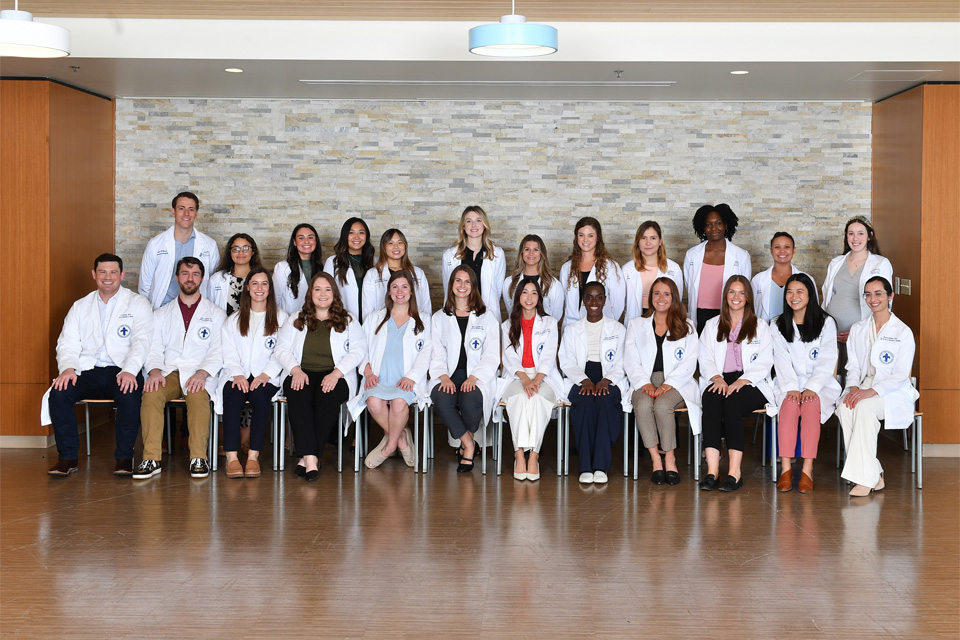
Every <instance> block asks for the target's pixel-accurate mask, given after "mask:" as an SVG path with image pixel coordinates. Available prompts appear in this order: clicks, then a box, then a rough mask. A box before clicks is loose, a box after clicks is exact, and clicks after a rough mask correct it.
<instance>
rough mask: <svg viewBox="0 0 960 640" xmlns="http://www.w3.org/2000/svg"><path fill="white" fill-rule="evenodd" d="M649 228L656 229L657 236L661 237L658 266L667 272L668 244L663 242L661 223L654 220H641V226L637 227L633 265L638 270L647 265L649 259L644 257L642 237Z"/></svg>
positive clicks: (658, 249)
mask: <svg viewBox="0 0 960 640" xmlns="http://www.w3.org/2000/svg"><path fill="white" fill-rule="evenodd" d="M648 229H653V230H654V231H656V232H657V236H658V237H659V238H660V247H658V248H657V268H658V269H659V270H660V271H662V272H666V270H667V246H666V245H665V244H664V242H663V231H661V230H660V225H659V224H657V223H656V222H655V221H654V220H647V221H645V222H641V223H640V226H639V227H637V235H635V236H634V237H633V266H634V267H636V269H637V271H643V270H644V268H645V267H646V266H647V260H646V258H644V256H643V252H642V251H640V238H642V237H643V234H644V233H646V232H647V230H648Z"/></svg>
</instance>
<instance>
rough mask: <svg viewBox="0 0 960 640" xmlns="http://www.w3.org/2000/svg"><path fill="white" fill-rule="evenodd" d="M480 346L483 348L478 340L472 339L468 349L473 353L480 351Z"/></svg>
mask: <svg viewBox="0 0 960 640" xmlns="http://www.w3.org/2000/svg"><path fill="white" fill-rule="evenodd" d="M482 346H483V343H482V342H480V340H479V339H478V338H474V339H473V340H471V341H470V348H471V349H473V350H474V351H480V347H482Z"/></svg>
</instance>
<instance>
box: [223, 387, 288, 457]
mask: <svg viewBox="0 0 960 640" xmlns="http://www.w3.org/2000/svg"><path fill="white" fill-rule="evenodd" d="M247 382H253V376H250V377H249V378H247ZM277 391H279V389H277V387H276V386H274V385H272V384H270V383H269V382H268V383H267V384H265V385H262V386H259V387H257V388H256V389H251V390H250V391H247V392H246V393H244V392H243V391H240V389H237V388H236V387H234V386H233V381H232V380H229V381H227V383H226V384H225V385H223V450H224V451H239V450H240V426H241V425H240V412H241V410H242V409H243V404H244V403H245V402H247V401H249V402H250V410H251V412H252V415H251V416H250V448H251V449H253V450H254V451H261V450H263V441H264V440H265V439H266V436H267V427H269V426H270V415H271V413H272V411H273V406H272V404H273V403H272V402H271V401H272V399H273V396H275V395H277Z"/></svg>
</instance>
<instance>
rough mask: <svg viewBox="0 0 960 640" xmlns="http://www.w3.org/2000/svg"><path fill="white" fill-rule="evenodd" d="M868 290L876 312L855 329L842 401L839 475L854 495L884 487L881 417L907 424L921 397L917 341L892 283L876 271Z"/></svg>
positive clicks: (890, 425) (896, 425) (892, 424)
mask: <svg viewBox="0 0 960 640" xmlns="http://www.w3.org/2000/svg"><path fill="white" fill-rule="evenodd" d="M863 293H864V299H865V300H866V303H867V306H868V307H869V308H870V312H871V315H870V317H869V318H867V319H866V320H861V321H860V322H858V323H856V324H854V325H853V327H851V329H850V337H849V339H848V340H847V388H846V389H845V390H844V393H843V397H842V398H841V401H840V405H839V406H838V407H837V417H838V418H839V419H840V428H841V429H842V430H843V443H844V447H845V449H846V452H847V457H846V461H845V462H844V465H843V471H842V472H841V473H840V477H842V478H843V479H844V480H847V481H848V482H852V483H854V484H855V485H856V486H854V487H853V489H851V490H850V495H851V496H866V495H869V494H870V492H871V491H880V490H881V489H883V487H884V483H883V467H881V466H880V461H879V460H877V434H878V433H879V432H880V421H881V420H883V421H884V423H885V426H886V428H887V429H906V428H907V427H909V426H910V425H911V424H913V405H914V402H916V400H917V398H918V397H919V394H918V393H917V391H916V389H914V388H913V385H911V384H910V373H911V371H912V369H913V356H914V353H915V351H916V343H915V342H914V339H913V332H911V331H910V327H908V326H907V325H906V324H904V322H903V321H902V320H900V318H898V317H897V316H895V315H894V314H893V312H892V311H890V305H891V303H892V302H893V287H892V286H891V285H890V282H889V281H888V280H887V279H886V278H883V277H881V276H874V277H872V278H870V279H869V280H867V283H866V285H865V286H864V290H863Z"/></svg>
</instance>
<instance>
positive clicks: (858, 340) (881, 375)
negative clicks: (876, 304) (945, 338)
mask: <svg viewBox="0 0 960 640" xmlns="http://www.w3.org/2000/svg"><path fill="white" fill-rule="evenodd" d="M871 322H873V317H872V315H871V317H870V318H867V319H866V320H861V321H860V322H858V323H856V324H854V325H853V326H852V327H850V336H849V337H848V338H847V388H846V389H844V390H843V396H846V395H847V393H849V392H850V387H858V386H860V383H861V382H862V381H863V379H864V377H865V376H866V375H867V367H868V366H869V365H870V364H872V365H873V367H874V368H875V369H876V372H877V373H876V375H875V376H874V378H873V384H872V385H870V388H871V389H873V390H874V391H876V392H877V395H879V396H880V397H881V398H883V415H884V426H885V427H886V428H887V429H906V428H907V427H909V426H910V425H912V424H913V404H914V402H916V400H917V398H919V397H920V394H919V393H917V390H916V389H914V388H913V385H911V384H910V373H911V371H912V370H913V356H914V353H915V351H916V343H915V342H914V339H913V332H912V331H910V327H908V326H907V325H906V324H904V322H903V320H901V319H900V318H898V317H897V316H895V315H893V314H892V313H891V314H890V319H889V320H887V322H886V324H884V325H883V326H882V327H880V331H879V332H877V340H876V342H875V343H874V345H873V348H872V349H870V323H871ZM843 396H841V400H842V398H843Z"/></svg>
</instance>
